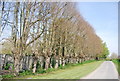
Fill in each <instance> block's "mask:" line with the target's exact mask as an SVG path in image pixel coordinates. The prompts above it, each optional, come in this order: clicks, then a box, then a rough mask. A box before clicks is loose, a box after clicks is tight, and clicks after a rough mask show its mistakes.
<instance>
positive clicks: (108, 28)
mask: <svg viewBox="0 0 120 81" xmlns="http://www.w3.org/2000/svg"><path fill="white" fill-rule="evenodd" d="M77 7H78V10H79V11H80V13H81V15H82V16H83V17H84V19H85V20H86V21H88V22H89V23H90V24H91V25H92V26H93V27H94V29H95V31H96V33H97V35H98V36H100V38H101V39H102V40H103V41H104V42H106V43H107V46H108V48H109V50H110V52H111V53H112V52H115V53H118V3H117V2H80V3H78V4H77Z"/></svg>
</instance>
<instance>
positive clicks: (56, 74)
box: [16, 60, 103, 79]
mask: <svg viewBox="0 0 120 81" xmlns="http://www.w3.org/2000/svg"><path fill="white" fill-rule="evenodd" d="M102 62H103V61H95V60H92V61H85V62H83V63H80V64H68V65H66V66H64V67H63V66H61V67H59V68H58V69H54V68H52V69H48V70H45V71H42V72H43V74H41V73H39V72H38V73H37V74H34V75H26V76H19V77H16V78H17V79H25V78H27V79H80V78H81V77H83V76H85V75H87V74H89V73H91V72H92V71H94V70H95V69H96V68H97V67H99V66H100V64H101V63H102Z"/></svg>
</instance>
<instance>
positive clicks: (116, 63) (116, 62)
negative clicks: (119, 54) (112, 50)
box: [112, 59, 120, 75]
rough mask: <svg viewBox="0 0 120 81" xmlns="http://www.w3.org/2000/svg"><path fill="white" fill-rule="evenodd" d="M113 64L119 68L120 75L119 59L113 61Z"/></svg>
mask: <svg viewBox="0 0 120 81" xmlns="http://www.w3.org/2000/svg"><path fill="white" fill-rule="evenodd" d="M112 62H113V63H114V64H115V65H116V68H117V70H118V73H119V75H120V61H119V59H113V60H112Z"/></svg>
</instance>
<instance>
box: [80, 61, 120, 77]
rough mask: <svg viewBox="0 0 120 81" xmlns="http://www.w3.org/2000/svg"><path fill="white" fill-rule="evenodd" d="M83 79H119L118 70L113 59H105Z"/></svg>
mask: <svg viewBox="0 0 120 81" xmlns="http://www.w3.org/2000/svg"><path fill="white" fill-rule="evenodd" d="M82 79H118V72H117V70H116V67H115V65H114V63H113V62H112V61H105V62H103V63H102V64H101V65H100V67H99V68H97V69H96V70H95V71H93V72H92V73H90V74H88V75H87V76H85V77H83V78H82Z"/></svg>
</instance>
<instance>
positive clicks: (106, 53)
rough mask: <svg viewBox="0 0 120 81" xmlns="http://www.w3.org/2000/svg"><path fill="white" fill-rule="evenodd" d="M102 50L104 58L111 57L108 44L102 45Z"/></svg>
mask: <svg viewBox="0 0 120 81" xmlns="http://www.w3.org/2000/svg"><path fill="white" fill-rule="evenodd" d="M102 48H103V51H102V57H103V58H106V57H107V56H108V55H109V50H108V47H107V45H106V43H103V44H102Z"/></svg>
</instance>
